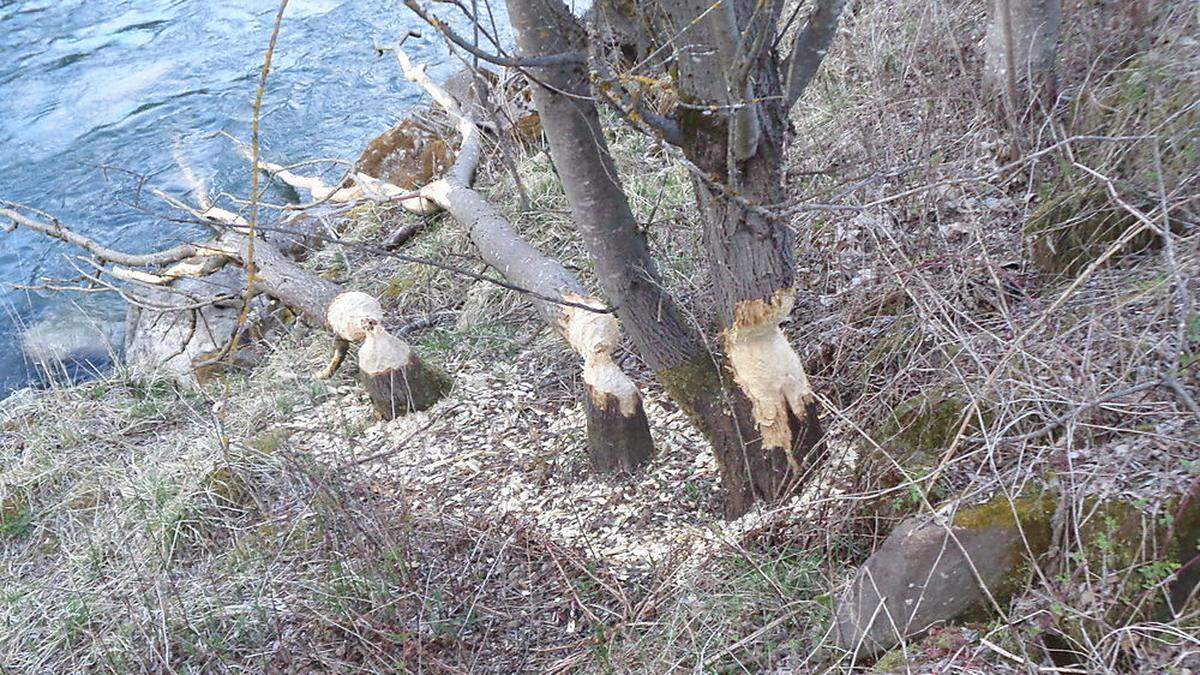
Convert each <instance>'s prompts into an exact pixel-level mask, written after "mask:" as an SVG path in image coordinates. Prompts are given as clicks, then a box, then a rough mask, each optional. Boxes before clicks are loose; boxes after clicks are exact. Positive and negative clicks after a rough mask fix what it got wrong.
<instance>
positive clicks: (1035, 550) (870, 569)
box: [835, 492, 1055, 657]
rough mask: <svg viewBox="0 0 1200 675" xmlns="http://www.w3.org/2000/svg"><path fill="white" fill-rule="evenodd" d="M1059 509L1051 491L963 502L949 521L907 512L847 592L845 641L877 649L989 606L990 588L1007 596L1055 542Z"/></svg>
mask: <svg viewBox="0 0 1200 675" xmlns="http://www.w3.org/2000/svg"><path fill="white" fill-rule="evenodd" d="M1054 509H1055V499H1054V497H1053V496H1052V495H1051V494H1050V493H1048V492H1046V493H1039V494H1033V495H1027V496H1023V497H1019V498H1017V499H1014V500H1011V501H1010V500H1008V499H1007V498H1004V497H998V498H995V499H993V500H991V501H990V502H986V503H984V504H979V505H976V506H969V507H963V508H960V509H959V510H958V512H957V513H956V514H954V516H953V518H952V519H951V520H950V521H949V522H946V521H942V522H938V521H937V520H935V519H933V518H930V517H927V516H915V517H912V518H909V519H908V520H905V521H904V522H903V523H902V524H901V525H900V526H899V527H898V528H896V530H895V531H893V532H892V534H891V535H890V536H889V537H888V538H887V540H886V541H884V543H883V546H882V547H880V549H879V550H878V551H876V552H875V554H874V555H872V556H871V557H870V558H869V559H868V560H867V562H866V563H865V564H863V566H862V567H861V568H860V569H859V570H858V573H857V574H856V575H855V578H854V581H853V583H852V584H851V585H850V588H849V589H848V590H847V592H846V594H845V595H844V596H843V598H842V599H841V602H840V603H839V605H838V609H837V614H836V616H835V622H836V637H837V643H838V646H839V647H841V648H843V649H846V650H848V651H852V652H855V653H856V654H858V655H859V656H861V657H874V656H878V655H879V654H882V653H883V652H885V651H887V650H888V649H891V648H892V647H893V646H895V645H896V644H898V643H899V642H900V641H901V640H902V639H903V640H907V639H911V638H915V637H917V636H920V635H922V634H924V633H925V632H926V631H927V630H929V629H930V628H932V627H934V626H938V625H941V624H944V623H946V622H948V621H953V620H955V619H960V618H964V617H967V616H969V615H971V614H972V613H977V612H979V611H980V610H986V609H987V608H988V606H989V605H990V603H991V600H989V596H990V598H992V599H994V600H996V601H1003V600H1004V599H1006V598H1007V597H1008V596H1010V595H1011V594H1012V592H1013V591H1014V590H1016V588H1018V587H1019V585H1020V582H1021V580H1022V579H1023V578H1024V573H1025V570H1026V568H1027V566H1026V564H1025V563H1026V561H1027V560H1029V558H1030V556H1032V557H1034V558H1037V557H1040V556H1042V555H1043V554H1045V552H1046V550H1047V549H1048V548H1049V546H1050V536H1051V519H1052V517H1053V515H1054ZM951 535H953V536H951ZM985 589H986V592H985Z"/></svg>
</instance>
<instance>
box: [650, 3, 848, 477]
mask: <svg viewBox="0 0 1200 675" xmlns="http://www.w3.org/2000/svg"><path fill="white" fill-rule="evenodd" d="M664 8H665V12H666V17H667V20H668V22H669V23H670V24H671V25H672V26H674V27H677V30H679V32H680V39H681V40H682V41H683V42H685V43H687V44H691V45H694V46H696V49H694V50H693V54H692V55H691V56H690V58H681V59H678V60H677V63H676V66H677V68H676V72H677V87H678V90H679V95H680V99H681V100H682V101H686V102H687V105H686V106H684V107H683V109H682V113H681V114H680V115H679V123H680V127H681V129H682V131H683V137H684V142H683V143H682V144H681V149H682V150H683V152H684V154H685V155H686V156H687V157H688V159H689V160H691V161H692V162H693V163H694V164H695V165H696V167H698V169H699V174H700V175H696V174H694V175H693V185H694V188H695V193H696V198H697V203H698V205H699V208H700V212H701V214H702V216H703V219H704V239H705V247H706V249H707V251H708V255H709V259H710V262H711V270H712V275H713V288H714V290H715V292H716V295H717V313H718V316H719V318H720V320H721V324H722V326H723V332H722V339H723V343H724V347H725V351H726V354H727V355H728V357H729V362H730V365H731V368H732V370H733V373H734V379H735V380H736V381H737V383H738V385H739V387H740V389H741V390H742V392H743V393H744V394H745V395H746V397H747V398H749V400H750V402H751V405H752V412H753V417H754V420H755V424H756V428H757V431H758V433H759V434H760V436H761V443H762V452H760V453H756V454H753V455H750V458H751V467H750V470H751V472H752V473H754V474H755V475H756V476H759V477H760V480H762V481H764V482H765V483H766V484H768V485H775V486H781V487H782V486H784V485H787V484H788V483H790V482H791V481H793V480H796V479H801V480H802V479H804V478H806V477H807V476H808V475H809V474H810V473H811V472H812V470H813V469H814V468H815V466H816V464H817V463H818V461H819V459H820V455H821V451H822V448H823V446H822V444H821V443H820V438H821V428H820V422H819V420H818V418H817V415H816V405H815V400H814V398H813V392H812V389H811V388H810V386H809V383H808V378H807V375H806V373H805V372H804V366H803V364H802V362H801V360H800V357H799V355H798V354H797V353H796V351H795V349H794V348H792V346H791V345H790V344H789V343H788V340H787V337H786V335H785V334H784V333H783V330H782V328H781V326H780V324H781V323H782V322H783V321H785V320H786V319H787V318H788V315H789V314H790V312H791V309H792V305H793V302H794V299H795V291H794V284H795V264H794V248H795V242H794V237H793V234H792V231H791V229H790V228H789V227H788V223H787V222H785V220H784V219H783V217H782V216H780V215H779V214H778V213H777V211H776V210H773V208H774V207H775V206H776V205H778V204H780V203H782V202H783V199H784V190H783V164H784V160H783V153H784V132H785V130H786V126H787V112H788V107H789V105H790V101H789V99H790V98H792V97H795V96H798V92H799V91H802V90H803V88H804V86H805V85H806V84H807V81H808V79H811V77H812V74H813V73H814V72H815V71H816V65H817V64H814V63H812V61H813V59H818V60H819V57H820V56H821V55H823V53H824V51H825V50H826V49H827V48H828V40H829V37H830V36H831V35H832V31H833V27H834V26H835V25H836V19H837V12H838V11H839V10H840V5H838V4H837V3H821V4H820V5H819V6H818V9H817V11H816V12H814V15H813V17H812V19H810V21H809V25H808V27H806V29H805V30H804V31H802V32H801V39H799V40H798V41H797V43H796V44H795V45H794V46H793V53H792V59H791V67H790V70H791V77H790V78H789V80H790V81H789V87H788V88H789V89H790V90H791V91H790V92H789V91H785V89H784V81H783V73H781V67H780V63H781V61H780V59H779V58H778V57H777V56H776V55H775V54H774V53H773V49H772V48H770V47H769V46H768V47H765V48H763V49H761V50H759V51H758V52H757V53H755V52H754V51H753V50H752V49H747V48H745V46H744V45H745V44H746V43H749V42H753V40H754V36H755V35H756V34H761V33H763V32H764V31H766V30H767V29H766V28H765V26H773V25H774V23H775V21H776V19H777V17H769V16H768V17H759V18H757V19H756V18H755V15H754V10H755V7H754V5H753V4H751V3H747V2H742V3H735V4H734V5H732V6H731V7H730V11H729V12H727V13H726V14H723V15H721V16H722V17H723V19H724V20H714V19H712V18H711V17H712V16H713V13H711V12H709V11H708V3H706V2H703V1H701V0H673V1H671V2H666V3H664ZM706 13H707V16H709V17H710V18H709V19H708V20H701V19H702V17H704V16H706ZM734 38H739V44H740V45H741V46H738V47H733V46H731V44H732V43H733V42H734ZM805 40H808V42H806V41H805ZM813 41H816V43H814V42H813ZM718 74H722V75H723V77H721V76H719V75H718ZM713 111H722V112H721V113H719V114H714V113H713ZM735 196H736V197H735Z"/></svg>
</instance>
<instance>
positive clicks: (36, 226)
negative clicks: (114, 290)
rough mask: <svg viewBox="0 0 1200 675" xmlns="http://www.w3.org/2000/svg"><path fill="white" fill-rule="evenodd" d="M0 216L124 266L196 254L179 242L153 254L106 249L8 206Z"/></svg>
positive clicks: (145, 264)
mask: <svg viewBox="0 0 1200 675" xmlns="http://www.w3.org/2000/svg"><path fill="white" fill-rule="evenodd" d="M0 217H3V218H7V219H8V220H10V221H12V222H13V223H15V224H17V225H21V226H24V227H26V228H28V229H30V230H33V231H35V232H41V233H42V234H44V235H46V236H49V237H53V238H55V239H58V240H60V241H65V242H67V243H68V244H71V245H74V246H78V247H79V248H82V249H83V250H85V251H87V252H88V253H91V254H92V255H94V256H96V257H97V258H99V259H101V260H103V261H105V262H109V263H114V264H117V265H125V266H128V267H145V266H147V265H166V264H169V263H173V262H179V261H180V260H183V259H184V258H190V257H191V256H194V255H196V252H197V248H196V247H195V246H193V245H192V244H181V245H179V246H175V247H172V248H168V249H166V250H163V251H156V252H154V253H126V252H124V251H118V250H116V249H113V248H109V247H107V246H105V245H103V244H100V243H99V242H97V241H96V240H94V239H89V238H88V237H85V236H83V235H82V234H77V233H75V232H73V231H71V230H70V229H68V228H66V227H63V226H62V224H60V223H59V222H58V221H57V220H54V221H53V222H49V223H47V222H44V221H41V220H36V219H34V218H30V217H28V216H26V215H24V214H22V213H20V212H18V211H14V210H13V209H8V208H0Z"/></svg>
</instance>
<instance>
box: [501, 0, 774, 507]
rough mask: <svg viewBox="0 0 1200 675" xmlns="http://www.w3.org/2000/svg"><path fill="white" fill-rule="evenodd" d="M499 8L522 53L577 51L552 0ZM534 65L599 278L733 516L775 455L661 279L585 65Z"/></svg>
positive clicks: (540, 102)
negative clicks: (697, 433)
mask: <svg viewBox="0 0 1200 675" xmlns="http://www.w3.org/2000/svg"><path fill="white" fill-rule="evenodd" d="M508 8H509V17H510V19H511V20H512V23H513V27H514V29H515V31H516V34H517V43H518V45H519V46H520V48H521V51H522V53H523V54H524V55H526V56H543V55H549V54H555V53H562V52H567V51H578V52H585V53H586V51H587V50H586V46H585V45H584V44H583V35H582V30H581V29H580V27H579V25H578V23H577V22H576V21H575V19H574V17H573V16H571V15H570V13H569V11H568V10H567V9H566V7H565V6H564V5H562V4H561V2H547V1H544V0H508ZM535 70H536V76H537V79H538V80H539V81H540V83H541V84H539V85H536V86H535V87H534V103H535V106H536V107H537V110H538V113H539V115H540V117H541V119H542V125H543V128H544V130H545V132H546V136H547V139H548V140H549V143H550V152H551V156H552V157H553V158H554V163H555V168H556V169H557V171H558V175H559V178H560V179H561V180H562V184H563V188H564V190H565V191H566V194H567V199H568V201H569V202H570V204H571V210H572V213H573V215H574V219H575V223H576V226H577V227H578V228H579V230H580V233H581V235H582V237H583V240H584V243H585V244H586V245H587V247H588V249H589V250H590V251H591V253H592V256H593V257H594V259H595V261H596V270H597V275H598V277H599V279H600V283H601V285H602V286H603V288H604V292H605V294H606V295H608V296H609V298H610V299H611V300H612V302H613V303H615V304H616V305H617V307H618V315H619V317H620V319H621V322H622V324H623V325H624V326H625V328H626V330H627V331H628V332H629V334H630V337H631V339H632V341H633V343H634V345H635V346H636V347H637V349H638V352H639V353H640V354H641V356H642V358H643V359H644V360H645V361H646V363H647V364H648V365H649V366H650V367H651V368H652V369H653V370H654V371H655V374H656V375H657V377H658V379H659V381H660V382H662V384H663V386H664V387H665V388H666V390H667V392H668V394H670V395H671V397H672V398H673V399H674V400H675V401H676V403H678V404H679V405H680V406H681V407H682V408H683V409H684V410H685V411H686V412H687V413H688V415H689V416H690V417H691V418H692V420H693V422H694V423H695V424H696V425H697V426H698V427H699V428H700V429H701V430H702V431H703V432H704V433H705V435H706V436H707V437H708V439H709V442H710V443H712V446H713V450H714V452H715V454H716V456H717V461H718V463H719V464H720V466H721V477H722V485H723V487H724V488H725V491H726V499H725V508H726V513H727V515H729V516H730V517H736V516H738V515H741V514H742V513H744V512H745V511H746V510H747V509H748V508H749V507H750V505H751V504H753V503H754V501H755V500H757V499H766V500H771V499H775V498H777V497H779V496H781V495H782V494H784V493H785V492H786V491H787V481H786V480H784V479H783V478H782V474H783V473H786V471H783V472H782V473H781V472H780V471H776V470H775V469H774V467H775V466H776V465H777V464H779V462H778V461H776V457H777V456H778V457H782V455H780V453H778V452H775V451H771V452H770V453H769V456H764V455H763V447H762V444H761V442H760V441H759V439H756V438H754V436H755V434H754V431H753V423H752V422H751V420H752V419H753V418H752V416H751V414H750V410H751V405H750V403H749V401H748V399H747V398H746V397H745V396H742V395H740V394H739V393H738V391H737V389H735V388H732V387H728V386H726V385H727V382H726V380H725V377H724V373H723V371H722V369H721V368H719V367H718V366H717V362H718V360H717V359H716V358H715V357H714V356H713V355H712V354H711V353H710V352H709V350H708V349H707V348H706V347H705V345H704V343H703V341H702V340H701V339H700V336H699V335H698V334H697V333H696V332H695V331H694V330H692V329H691V327H689V326H688V325H687V323H686V322H685V320H684V317H683V315H682V313H681V312H680V311H679V308H678V307H677V306H676V304H675V302H674V300H673V299H672V298H671V296H670V294H669V293H668V292H667V291H666V290H665V289H664V287H663V284H662V280H661V278H660V277H659V275H658V273H657V270H656V268H655V264H654V261H653V259H652V258H651V256H650V252H649V248H648V245H647V242H646V238H645V235H644V234H643V233H642V231H641V230H640V228H639V227H638V224H637V221H636V220H635V218H634V216H633V213H632V211H631V210H630V208H629V203H628V201H627V200H626V196H625V192H624V190H623V188H622V187H621V184H620V180H619V178H618V174H617V170H616V167H615V166H614V164H613V161H612V157H611V156H610V154H609V151H608V145H607V141H606V140H605V138H604V134H603V131H602V129H601V126H600V120H599V116H598V115H597V113H596V109H595V107H594V106H593V105H592V103H591V91H590V86H589V82H588V79H587V72H586V71H585V70H584V68H583V66H582V65H571V64H567V65H556V66H550V67H541V68H536V69H535ZM731 394H732V395H731ZM764 466H770V467H772V468H771V470H764V469H763V467H764ZM782 466H783V467H786V466H787V463H786V461H784V462H783V463H782Z"/></svg>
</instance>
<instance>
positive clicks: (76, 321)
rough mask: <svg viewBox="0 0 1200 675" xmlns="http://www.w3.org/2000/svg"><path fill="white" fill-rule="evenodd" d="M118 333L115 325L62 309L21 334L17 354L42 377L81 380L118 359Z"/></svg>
mask: <svg viewBox="0 0 1200 675" xmlns="http://www.w3.org/2000/svg"><path fill="white" fill-rule="evenodd" d="M121 329H122V325H121V323H120V322H118V321H111V320H106V319H104V318H101V317H96V316H92V315H89V314H86V313H84V312H82V311H80V310H78V309H75V308H74V307H73V306H71V305H62V306H59V307H56V308H54V309H53V310H51V311H50V312H48V313H47V314H46V315H44V316H42V317H41V318H40V319H39V320H38V322H37V323H36V324H34V325H33V326H31V327H30V328H29V329H28V330H26V331H24V332H23V333H21V351H22V352H23V353H24V355H25V358H26V359H28V360H29V362H31V363H33V364H34V365H36V366H37V367H38V369H39V370H40V371H41V372H43V373H47V374H51V373H53V374H57V375H62V376H66V377H67V378H68V379H69V380H72V381H74V380H77V379H84V378H86V377H88V376H89V375H92V374H94V373H96V372H99V371H100V370H101V369H103V368H105V367H106V366H107V365H108V364H109V363H111V362H112V361H114V360H115V359H116V358H117V357H118V356H119V355H120V352H121V342H122V339H121Z"/></svg>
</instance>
